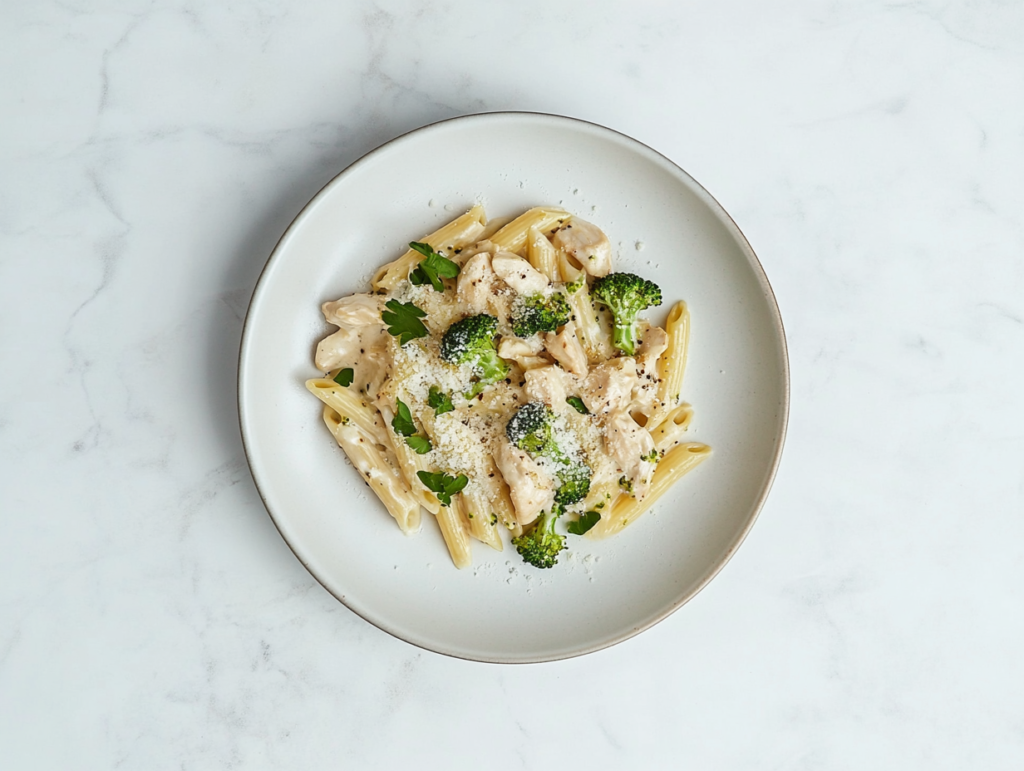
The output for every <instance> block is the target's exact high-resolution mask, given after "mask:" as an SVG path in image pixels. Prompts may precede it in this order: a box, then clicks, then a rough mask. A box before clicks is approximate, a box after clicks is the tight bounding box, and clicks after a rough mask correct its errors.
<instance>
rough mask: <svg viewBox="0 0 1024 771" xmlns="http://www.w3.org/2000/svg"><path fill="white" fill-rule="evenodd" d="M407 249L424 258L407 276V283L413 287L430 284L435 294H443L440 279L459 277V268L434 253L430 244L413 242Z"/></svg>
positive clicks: (442, 256)
mask: <svg viewBox="0 0 1024 771" xmlns="http://www.w3.org/2000/svg"><path fill="white" fill-rule="evenodd" d="M409 248H410V249H414V250H416V251H417V252H419V253H420V254H422V255H423V257H424V259H423V260H422V261H421V262H420V264H419V265H417V266H416V269H415V270H413V272H412V273H410V274H409V282H410V283H411V284H413V285H414V286H420V285H421V284H430V285H431V286H432V287H434V291H435V292H443V291H444V282H443V281H442V280H441V279H442V278H455V277H456V276H457V275H459V266H458V265H456V264H455V263H454V262H452V261H451V260H449V259H448V258H447V257H445V256H444V255H443V254H438V253H437V252H435V251H434V250H433V248H432V247H431V246H430V244H420V243H417V242H416V241H413V242H412V243H411V244H409Z"/></svg>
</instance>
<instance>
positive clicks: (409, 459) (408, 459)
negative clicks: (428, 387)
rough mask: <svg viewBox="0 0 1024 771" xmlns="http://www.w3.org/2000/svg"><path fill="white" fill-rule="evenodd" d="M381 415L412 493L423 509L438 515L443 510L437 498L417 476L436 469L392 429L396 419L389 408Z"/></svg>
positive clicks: (399, 467) (399, 465) (400, 468)
mask: <svg viewBox="0 0 1024 771" xmlns="http://www.w3.org/2000/svg"><path fill="white" fill-rule="evenodd" d="M380 415H381V417H382V418H383V419H384V425H385V426H387V430H388V435H389V436H390V438H391V444H392V446H393V447H394V448H395V459H396V461H397V463H398V469H399V471H401V472H402V476H403V477H404V478H405V481H406V484H407V485H408V486H409V489H410V491H411V492H412V494H413V495H414V496H415V497H416V499H417V500H418V501H419V502H420V505H421V506H422V507H423V508H425V509H426V510H427V511H429V512H430V513H431V514H437V510H438V509H440V508H441V504H440V503H439V502H438V500H437V496H436V495H434V494H433V493H432V492H430V490H428V489H427V488H426V487H424V486H423V483H422V482H421V481H420V478H419V477H418V476H417V475H416V472H417V471H433V470H434V469H433V468H431V466H430V464H429V463H428V462H427V458H426V456H425V455H420V454H418V453H417V452H415V451H414V450H413V449H412V448H411V447H410V446H409V445H408V444H406V442H405V437H402V436H398V435H397V434H395V431H394V429H393V428H392V427H391V420H392V419H393V418H394V417H395V414H394V413H393V412H392V411H391V410H390V409H388V408H387V407H382V408H381V411H380Z"/></svg>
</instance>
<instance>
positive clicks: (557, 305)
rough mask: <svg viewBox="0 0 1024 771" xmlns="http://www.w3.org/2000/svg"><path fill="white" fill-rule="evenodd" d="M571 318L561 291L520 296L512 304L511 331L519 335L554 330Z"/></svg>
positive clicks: (526, 335)
mask: <svg viewBox="0 0 1024 771" xmlns="http://www.w3.org/2000/svg"><path fill="white" fill-rule="evenodd" d="M570 318H572V308H570V307H569V301H568V300H566V299H565V295H564V294H562V293H561V292H552V293H551V296H550V297H545V296H544V295H543V294H535V295H530V296H529V297H520V298H519V299H517V300H516V302H515V304H514V305H513V306H512V331H513V332H515V333H516V334H517V335H519V336H520V337H529V336H530V335H534V334H536V333H537V332H554V331H555V330H556V329H558V328H559V327H560V326H563V325H565V324H567V323H568V322H569V319H570Z"/></svg>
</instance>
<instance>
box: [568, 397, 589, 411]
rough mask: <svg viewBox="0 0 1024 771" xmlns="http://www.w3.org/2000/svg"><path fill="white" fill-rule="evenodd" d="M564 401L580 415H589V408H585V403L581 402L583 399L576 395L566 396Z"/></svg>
mask: <svg viewBox="0 0 1024 771" xmlns="http://www.w3.org/2000/svg"><path fill="white" fill-rule="evenodd" d="M565 403H566V404H568V405H570V406H571V407H572V408H573V409H574V410H576V412H578V413H579V414H580V415H589V414H590V410H588V409H587V405H585V404H584V403H583V400H582V399H581V398H580V397H578V396H567V397H566V398H565Z"/></svg>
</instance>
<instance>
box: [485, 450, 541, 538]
mask: <svg viewBox="0 0 1024 771" xmlns="http://www.w3.org/2000/svg"><path fill="white" fill-rule="evenodd" d="M494 462H495V464H496V465H497V466H498V470H499V471H500V472H501V475H502V477H504V479H505V482H506V483H507V484H508V486H509V490H510V491H511V494H512V505H513V506H514V507H515V510H516V519H517V520H518V522H519V524H520V525H523V526H526V525H528V524H530V523H531V522H533V521H534V520H535V519H537V517H538V515H539V514H540V513H541V512H542V511H550V510H551V506H552V505H553V504H554V502H555V480H554V479H552V478H551V476H550V475H549V474H547V473H546V472H545V471H544V470H543V469H542V468H541V467H540V466H539V465H538V464H537V462H536V461H535V460H534V459H533V458H531V457H530V456H529V455H527V454H526V453H525V452H523V451H522V450H520V449H519V448H518V447H516V446H515V445H513V444H512V443H511V442H509V441H508V440H506V439H502V440H501V441H500V442H499V443H498V449H497V450H496V451H495V453H494Z"/></svg>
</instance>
